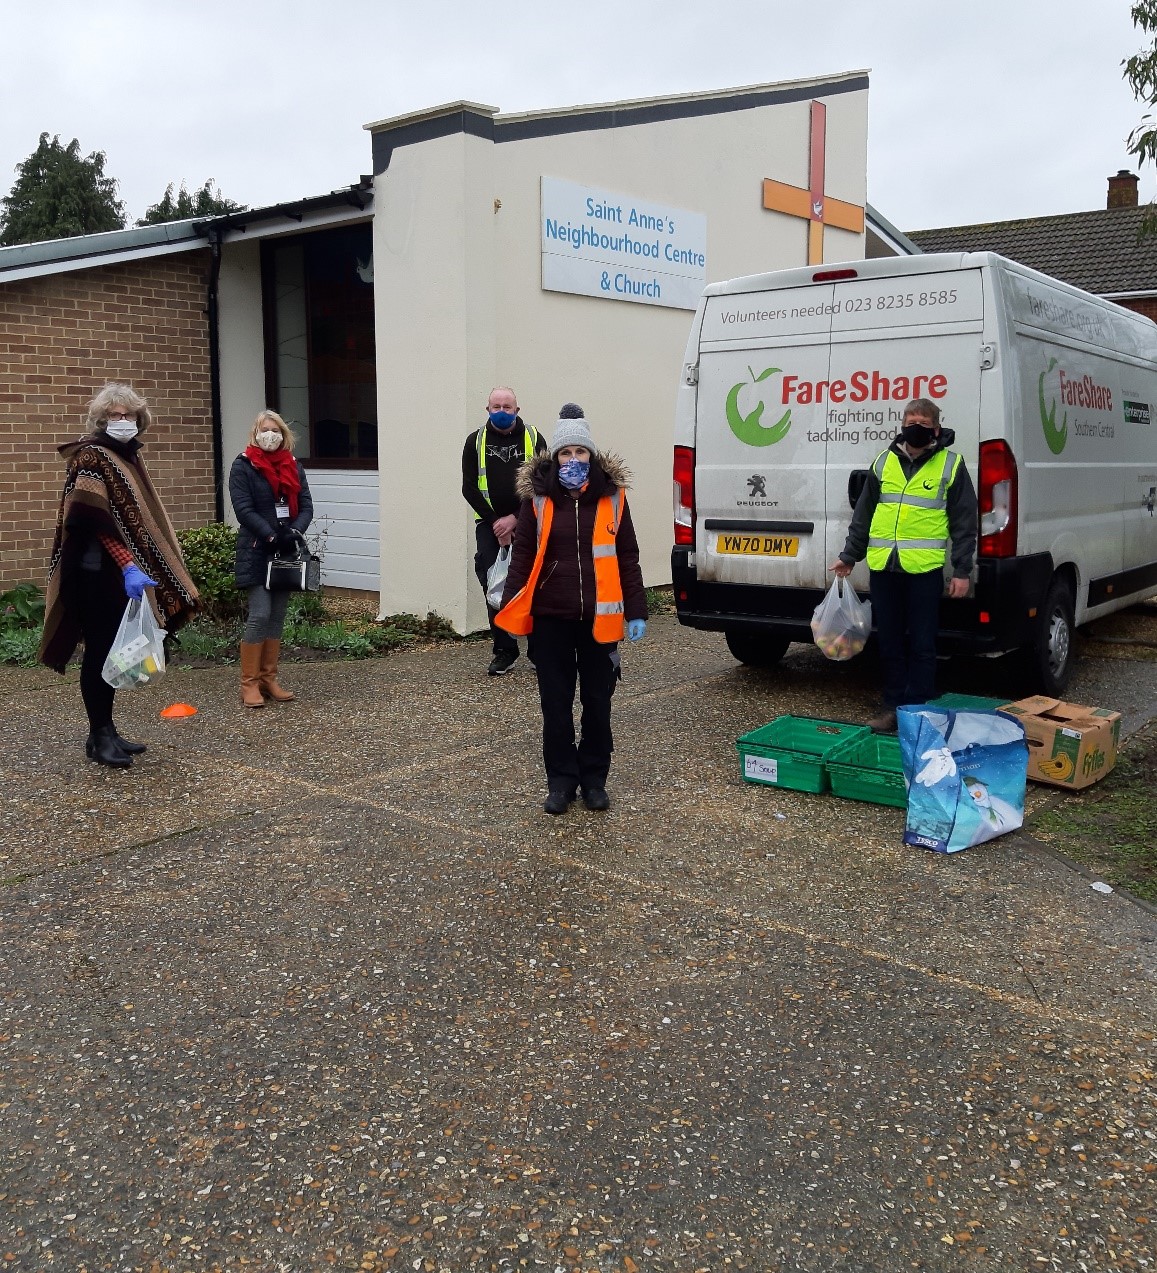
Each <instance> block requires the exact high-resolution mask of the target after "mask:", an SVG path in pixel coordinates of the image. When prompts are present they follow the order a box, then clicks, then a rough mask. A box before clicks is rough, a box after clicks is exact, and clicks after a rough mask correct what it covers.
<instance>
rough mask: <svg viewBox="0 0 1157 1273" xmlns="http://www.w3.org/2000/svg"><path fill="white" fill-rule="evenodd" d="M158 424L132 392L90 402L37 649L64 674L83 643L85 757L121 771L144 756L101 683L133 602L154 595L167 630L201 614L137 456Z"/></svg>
mask: <svg viewBox="0 0 1157 1273" xmlns="http://www.w3.org/2000/svg"><path fill="white" fill-rule="evenodd" d="M151 423H152V416H151V414H150V412H149V404H148V403H147V402H146V401H145V399H144V398H142V397H141V396H140V394H138V393H137V392H136V391H135V390H134V389H133V388H132V387H131V386H130V385H125V384H115V383H114V384H107V385H105V386H104V388H103V389H101V391H100V392H99V393H98V394H97V395H96V397H95V398H93V400H92V401H91V402H90V403H89V404H88V415H87V419H86V421H85V424H86V426H87V432H86V433H85V435H84V437H82V438H80V439H79V441H76V442H66V443H65V444H64V445H63V446H61V447H60V448H59V451H60V454H61V455H62V456H64V458H65V460H66V461H67V462H68V469H67V472H66V474H65V479H64V494H63V495H62V496H61V501H60V515H59V517H58V518H57V523H56V538H55V540H54V542H53V545H52V561H51V563H50V565H49V575H48V597H47V602H46V607H45V619H44V636H43V638H42V640H41V643H40V661H41V662H42V663H45V664H47V665H48V666H49V667H51V668H53V669H54V670H55V671H57V672H63V671H64V669H65V667H66V666H67V665H68V661H69V660H70V659H71V658H72V656H73V653H74V652H75V650H76V646H77V643H78V642H79V641H82V640H83V642H84V657H83V660H82V662H81V670H80V693H81V697H82V698H83V700H84V708H85V711H86V712H87V714H88V723H89V734H88V739H87V741H86V743H85V754H86V755H87V756H88V757H89V759H90V760H95V761H96V762H97V763H98V764H101V765H112V766H113V767H114V768H118V769H125V768H127V767H128V766H129V765H131V764H132V762H133V759H132V758H133V756H134V755H137V754H138V753H140V752H142V751H144V750H145V746H144V744H143V743H137V742H129V741H128V740H127V739H125V738H122V737H121V736H120V734H119V733H118V732H117V728H116V725H115V724H114V723H113V698H114V695H115V691H114V690H113V688H112V687H111V686H110V685H108V684H107V683H106V682H105V680H104V677H103V676H102V675H101V672H102V670H103V668H104V661H105V659H106V658H107V657H108V653H109V650H111V649H112V643H113V640H114V638H115V637H116V633H117V628H118V627H119V626H120V621H121V618H122V616H123V615H124V612H125V607H126V605H127V604H128V598H129V597H141V596H145V595H146V592H145V590H146V588H151V589H152V590H153V591H152V596H151V598H150V600H151V601H152V605H153V611H154V613H155V614H156V617H157V619H158V621H159V622H160V624H161V626H162V627H163V628H165V629H167V630H168V631H169V632H174V631H176V629H177V628H179V627H180V626H181V625H182V624H183V623H185V622H186V621H187V620H188V619H189V618H190V617H191V616H192V614H193V612H194V610H195V609H196V608H197V590H196V588H195V587H194V586H193V581H192V580H191V579H190V578H189V574H188V572H187V571H186V569H185V563H184V559H183V558H182V556H181V549H180V547H179V545H178V544H177V537H176V535H175V534H174V532H173V527H172V524H171V523H170V521H169V518H168V514H167V513H166V512H165V510H164V508H163V507H162V505H161V501H160V498H159V496H158V495H157V492H156V489H155V488H154V486H153V484H152V482H151V481H150V479H149V475H148V471H147V470H146V469H145V465H144V461H143V460H142V459H141V457H140V450H141V443H140V440H139V435H140V434H142V433H144V432H145V430H146V429H147V428H148V427H149V425H150V424H151Z"/></svg>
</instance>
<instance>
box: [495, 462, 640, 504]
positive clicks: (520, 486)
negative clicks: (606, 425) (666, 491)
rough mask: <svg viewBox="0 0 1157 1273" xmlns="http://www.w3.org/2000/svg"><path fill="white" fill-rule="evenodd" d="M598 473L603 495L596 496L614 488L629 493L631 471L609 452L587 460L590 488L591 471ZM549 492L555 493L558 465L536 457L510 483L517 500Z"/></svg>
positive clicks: (592, 476)
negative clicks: (589, 460) (589, 464)
mask: <svg viewBox="0 0 1157 1273" xmlns="http://www.w3.org/2000/svg"><path fill="white" fill-rule="evenodd" d="M596 469H598V470H601V473H602V484H603V485H605V486H606V487H607V489H606V490H605V491H598V492H597V493H598V494H599V495H604V494H609V493H610V489H611V488H613V487H616V486H617V487H618V488H619V490H621V491H626V490H629V489H630V486H631V481H632V477H631V470H630V469H629V468H627V466H626V464H625V463H624V461H623V460H622V459H621V458H620V457H619V456H617V455H615V454H614V452H612V451H598V452H596V453H595V454H594V455H593V456H591V478H592V484H594V478H595V470H596ZM552 488H554V490H555V491H557V490H558V489H559V483H558V462H557V461H556V460H552V459H550V458H549V457H545V456H536V457H535V458H534V459H533V460H527V461H526V463H525V464H523V465H522V467H521V468H520V469H519V470H518V475H517V476H516V477H515V479H514V489H515V491H516V492H517V493H518V497H519V498H520V499H533V498H534V496H536V495H550V494H551V493H552Z"/></svg>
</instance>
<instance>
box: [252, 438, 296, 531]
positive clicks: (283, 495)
mask: <svg viewBox="0 0 1157 1273" xmlns="http://www.w3.org/2000/svg"><path fill="white" fill-rule="evenodd" d="M245 458H246V459H247V460H248V461H249V462H250V463H251V464H252V465H253V467H254V468H255V469H256V470H257V471H258V473H260V474H261V476H262V477H263V478H264V479H265V480H266V481H267V482H268V483H269V485H270V486H271V487H272V488H273V498H274V499H276V500H281V499H285V500H287V501H288V503H289V516H290V517H291V518H293V517H296V516H297V497H298V495H299V494H300V493H301V478H300V477H298V475H297V461H296V460H295V459H294V458H293V452H292V451H287V450H286V449H285V447H283V446H279V447H278V448H277V450H276V451H263V450H262V449H261V448H260V447H259V446H247V447H246V448H245Z"/></svg>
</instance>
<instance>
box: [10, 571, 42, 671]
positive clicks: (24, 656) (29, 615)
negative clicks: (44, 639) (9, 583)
mask: <svg viewBox="0 0 1157 1273" xmlns="http://www.w3.org/2000/svg"><path fill="white" fill-rule="evenodd" d="M43 624H44V593H42V592H41V591H40V589H39V588H38V587H37V586H36V585H35V584H34V583H18V584H17V585H16V586H15V587H14V588H9V589H8V591H7V592H0V663H19V664H20V666H21V667H31V666H32V665H33V664H34V663H35V662H36V653H37V651H38V650H39V648H40V630H41V627H42V626H43Z"/></svg>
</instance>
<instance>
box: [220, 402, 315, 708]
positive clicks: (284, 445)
mask: <svg viewBox="0 0 1157 1273" xmlns="http://www.w3.org/2000/svg"><path fill="white" fill-rule="evenodd" d="M229 498H230V500H232V502H233V511H234V513H236V515H237V520H238V522H239V523H240V526H239V528H238V531H237V564H236V567H235V574H236V576H237V586H238V588H245V589H246V590H247V591H248V593H249V614H248V618H247V619H246V622H245V632H244V634H243V636H242V639H241V701H242V703H244V704H245V706H246V707H264V706H265V699H266V697H268V698H271V699H273V701H274V702H275V703H288V702H289V701H290V699H292V698H293V697H294V695H293V694H292V693H291V692H290V691H289V690H287V689H285V688H284V687H283V686H281V685H278V683H277V664H278V660H279V659H280V657H281V630H282V628H283V627H284V626H285V610H286V607H287V606H288V604H289V593H288V592H284V591H276V592H270V590H269V589H268V588H266V586H265V567H266V565H267V564H268V562H269V559H270V558H271V557H272V556H273V554H274V552H275V551H276V550H277V549H281V550H283V551H292V550H293V548H294V546H295V544H296V542H297V537H296V535H295V534H294V532H295V531H296V532H298V533H302V532H304V531H305V529H306V528H307V527H308V526H309V523H310V522H311V521H312V520H313V500H312V498H311V497H310V494H309V483H308V482H307V481H306V480H305V470H304V469H303V468H302V467H301V465H300V464H299V463H298V461H297V460H295V459H294V458H293V434H292V432H291V431H290V429H289V426H288V425H287V424H286V423H285V421H284V420H283V419H282V418H281V417H280V416H279V415H278V414H277V412H276V411H268V410H267V411H262V412H261V414H260V415H259V416H258V417H257V419H256V420H255V421H254V422H253V428H252V429H251V430H250V431H249V445H248V446H247V447H246V448H245V450H244V451H243V452H242V453H241V454H240V455H239V456H238V457H237V458H236V459H235V460H234V461H233V467H232V468H231V469H230V470H229Z"/></svg>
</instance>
